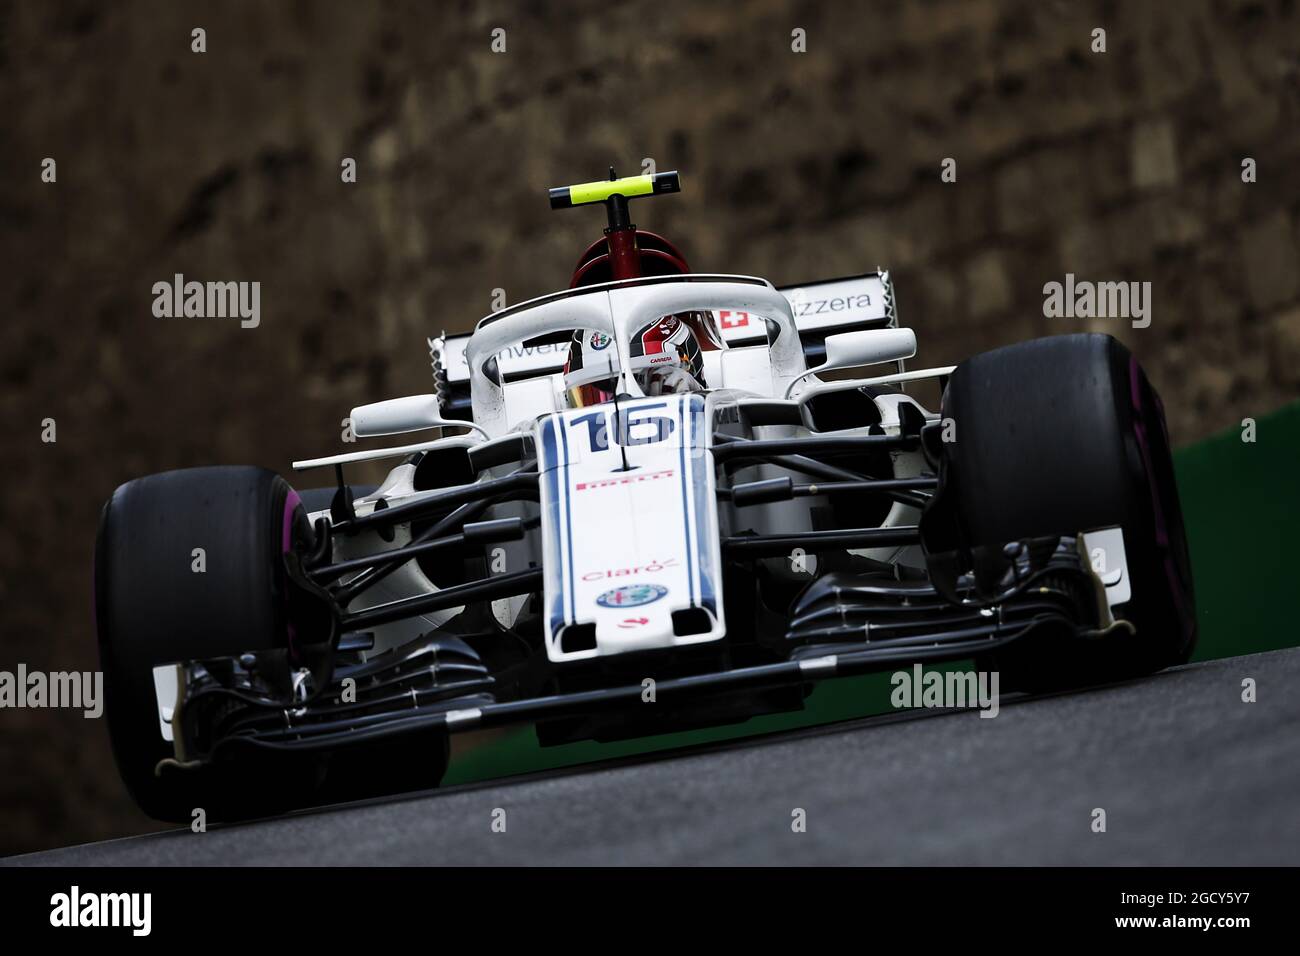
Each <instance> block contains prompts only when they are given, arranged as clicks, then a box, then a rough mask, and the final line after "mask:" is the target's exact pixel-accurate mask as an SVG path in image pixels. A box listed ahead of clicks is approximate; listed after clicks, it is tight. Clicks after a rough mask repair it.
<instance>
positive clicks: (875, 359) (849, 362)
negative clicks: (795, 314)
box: [813, 329, 916, 372]
mask: <svg viewBox="0 0 1300 956" xmlns="http://www.w3.org/2000/svg"><path fill="white" fill-rule="evenodd" d="M915 354H916V333H915V332H913V331H912V330H911V329H863V330H861V331H858V332H841V333H839V334H838V335H828V336H826V361H825V362H823V363H822V364H821V365H819V366H817V368H815V369H813V371H815V372H829V371H830V370H831V369H839V368H858V367H859V366H862V365H879V364H880V363H881V362H897V361H899V360H900V359H909V358H911V357H912V356H914V355H915Z"/></svg>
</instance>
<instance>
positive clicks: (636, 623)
mask: <svg viewBox="0 0 1300 956" xmlns="http://www.w3.org/2000/svg"><path fill="white" fill-rule="evenodd" d="M649 623H650V618H648V617H625V618H623V622H622V623H621V624H619V627H643V626H645V625H646V624H649Z"/></svg>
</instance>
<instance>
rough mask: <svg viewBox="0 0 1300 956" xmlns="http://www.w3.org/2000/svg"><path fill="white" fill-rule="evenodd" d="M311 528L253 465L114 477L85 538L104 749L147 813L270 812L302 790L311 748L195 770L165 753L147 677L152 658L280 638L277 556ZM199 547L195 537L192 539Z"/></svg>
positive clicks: (311, 763) (272, 479) (306, 787)
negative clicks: (91, 562) (88, 540)
mask: <svg viewBox="0 0 1300 956" xmlns="http://www.w3.org/2000/svg"><path fill="white" fill-rule="evenodd" d="M304 533H310V532H309V530H308V529H307V526H306V522H305V517H304V514H303V509H302V506H301V503H300V501H299V498H298V495H297V494H296V493H295V492H294V491H293V489H292V488H290V487H289V485H288V484H287V483H286V482H285V481H284V480H283V479H282V478H280V477H278V476H277V475H275V474H274V473H272V472H270V471H267V470H265V469H262V468H254V467H213V468H192V469H186V470H181V471H170V472H166V473H163V474H158V475H150V476H148V477H146V478H139V479H136V480H134V481H129V482H127V483H126V484H124V485H122V486H121V487H119V488H118V489H117V490H116V491H115V492H114V493H113V496H112V498H110V499H109V501H108V503H107V504H106V505H105V506H104V510H103V515H102V517H101V521H100V527H99V538H98V541H97V543H96V548H95V616H96V630H97V632H98V639H99V649H100V659H101V665H102V668H103V672H104V684H105V688H104V690H105V698H106V701H105V716H106V718H107V721H108V731H109V737H110V740H111V742H112V747H113V754H114V757H115V759H116V761H117V766H118V769H119V771H120V773H121V775H122V779H123V781H124V782H125V784H126V787H127V789H128V790H129V791H130V793H131V795H132V797H134V799H135V800H136V802H137V803H138V804H139V806H140V808H141V809H142V810H144V812H145V813H147V814H148V815H149V816H152V817H155V818H157V819H160V820H168V821H175V822H190V820H191V819H192V817H193V814H194V811H195V810H197V809H200V808H201V809H202V810H203V811H204V814H205V815H206V817H207V819H213V818H225V819H230V818H236V817H246V816H252V815H260V814H263V813H270V812H276V811H278V810H282V809H287V808H289V807H291V806H294V805H298V804H300V803H302V802H303V801H304V799H305V798H306V795H308V794H309V793H310V792H311V791H312V790H313V789H314V787H315V785H316V783H317V782H318V779H317V778H318V775H319V761H318V760H317V759H315V758H313V759H303V758H301V757H300V756H298V755H294V756H293V757H292V758H286V757H283V756H279V755H277V756H275V757H273V758H272V757H269V756H263V755H261V754H251V755H245V756H243V757H241V758H238V759H232V760H230V761H226V762H222V761H216V762H214V763H213V764H210V765H208V766H205V767H202V768H198V769H185V770H180V769H175V768H171V767H162V768H159V761H161V760H163V759H164V758H167V757H171V756H172V755H173V749H172V745H171V744H170V743H168V742H167V741H166V740H164V738H163V736H162V733H161V729H160V723H159V713H158V706H157V699H156V693H155V689H154V679H153V668H154V667H155V666H156V665H158V664H164V663H170V662H176V661H183V660H194V659H201V658H208V657H229V656H233V655H235V654H238V653H240V652H243V651H257V650H266V649H272V648H277V647H284V646H285V645H286V642H287V641H288V638H289V632H290V627H291V622H290V620H289V600H288V584H287V581H286V573H285V567H284V561H283V555H284V553H285V552H286V551H287V550H289V549H290V548H291V547H292V545H293V542H294V540H295V536H297V535H300V534H304ZM200 549H201V550H200Z"/></svg>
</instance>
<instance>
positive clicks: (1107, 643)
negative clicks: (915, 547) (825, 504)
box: [942, 334, 1196, 690]
mask: <svg viewBox="0 0 1300 956" xmlns="http://www.w3.org/2000/svg"><path fill="white" fill-rule="evenodd" d="M943 417H944V419H945V420H948V419H950V420H951V421H952V423H953V425H954V427H955V437H956V440H955V441H952V442H948V443H945V444H944V446H943V448H944V451H943V455H944V461H943V462H942V469H943V472H944V476H945V477H944V483H945V485H946V486H947V488H946V490H945V492H944V494H945V495H950V496H951V499H952V500H951V508H952V513H954V514H955V516H956V520H957V522H958V523H959V524H960V525H961V530H960V537H961V538H963V539H964V540H965V541H966V542H967V543H969V544H971V545H982V544H995V543H999V542H1008V541H1016V540H1021V539H1024V538H1031V537H1041V536H1048V535H1056V534H1060V535H1066V534H1074V533H1078V532H1082V531H1091V530H1096V529H1101V528H1106V527H1112V526H1119V527H1120V528H1121V529H1122V531H1123V535H1124V550H1125V555H1126V560H1127V565H1128V571H1129V579H1130V584H1131V588H1132V596H1131V599H1130V600H1129V601H1128V602H1126V603H1124V604H1121V605H1118V606H1117V607H1116V608H1115V609H1114V610H1115V616H1116V618H1118V619H1123V620H1127V621H1129V622H1131V623H1132V625H1133V629H1134V631H1135V633H1129V632H1128V630H1127V629H1123V631H1122V633H1119V634H1117V635H1116V637H1115V639H1112V640H1096V641H1086V640H1075V641H1047V642H1043V641H1029V640H1026V641H1024V642H1013V643H1012V644H1011V645H1009V646H1007V647H1006V648H1005V649H1004V650H1003V651H1001V652H999V653H996V654H991V655H989V656H988V657H987V658H984V659H981V660H980V661H978V662H977V663H978V664H979V665H980V666H981V667H982V668H988V669H996V670H999V671H1000V672H1001V674H1002V686H1003V687H1004V688H1005V689H1010V688H1012V687H1015V688H1019V689H1025V690H1045V689H1053V688H1061V687H1068V686H1081V685H1084V684H1089V683H1098V682H1103V681H1111V680H1120V679H1125V678H1130V677H1136V676H1140V675H1143V674H1147V673H1150V672H1152V671H1155V670H1158V669H1160V668H1163V667H1167V666H1171V665H1174V664H1180V663H1184V662H1186V661H1187V660H1188V658H1189V656H1190V655H1191V652H1192V649H1193V647H1194V645H1195V641H1196V611H1195V600H1194V594H1193V587H1192V573H1191V561H1190V557H1189V555H1188V548H1187V536H1186V533H1185V530H1184V527H1183V516H1182V508H1181V506H1180V503H1179V499H1178V488H1177V485H1176V483H1175V480H1174V469H1173V460H1172V457H1171V454H1170V447H1169V438H1168V433H1167V431H1166V428H1165V420H1164V412H1163V408H1162V406H1161V404H1160V399H1159V397H1158V396H1157V395H1156V392H1155V389H1154V388H1152V386H1151V383H1150V382H1149V381H1148V380H1147V377H1146V375H1145V373H1144V372H1143V371H1142V368H1141V367H1140V366H1139V365H1138V363H1137V360H1136V359H1135V358H1134V357H1133V356H1132V355H1131V354H1130V353H1129V351H1128V350H1127V349H1126V348H1125V347H1124V346H1123V345H1122V344H1121V343H1120V342H1119V341H1117V340H1116V339H1114V338H1112V337H1110V336H1108V335H1099V334H1079V335H1061V336H1052V337H1049V338H1042V339H1036V340H1032V341H1028V342H1022V343H1018V344H1015V345H1010V346H1007V347H1005V348H1000V349H996V350H994V351H990V352H986V353H983V354H981V355H977V356H975V357H973V358H971V359H969V360H968V361H966V362H964V363H962V364H961V365H960V366H958V367H957V369H956V370H954V372H953V374H952V377H951V379H950V380H949V382H948V385H947V388H946V389H945V391H944V397H943Z"/></svg>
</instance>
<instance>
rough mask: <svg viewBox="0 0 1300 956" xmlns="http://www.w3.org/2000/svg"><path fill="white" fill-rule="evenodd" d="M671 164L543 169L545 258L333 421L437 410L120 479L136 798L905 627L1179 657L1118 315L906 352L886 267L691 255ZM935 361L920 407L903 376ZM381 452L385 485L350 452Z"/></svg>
mask: <svg viewBox="0 0 1300 956" xmlns="http://www.w3.org/2000/svg"><path fill="white" fill-rule="evenodd" d="M679 188H680V187H679V179H678V176H677V174H676V173H675V172H669V173H659V174H655V175H647V176H634V177H629V178H622V179H618V178H615V177H614V175H613V171H612V170H611V175H610V179H609V180H607V181H600V182H594V183H587V184H584V185H580V186H572V187H566V188H562V189H555V190H552V191H551V204H552V206H553V207H556V208H562V207H568V206H582V205H588V204H600V205H603V206H604V207H605V209H606V211H607V214H608V228H607V229H606V230H605V232H604V235H603V237H602V238H601V239H599V240H598V241H597V242H595V243H594V244H592V246H591V247H590V248H588V249H587V250H586V252H584V253H583V255H582V257H581V258H580V259H579V261H578V265H577V268H576V270H575V272H574V274H573V279H572V281H571V283H570V285H569V288H568V289H566V290H564V291H561V292H556V293H554V294H551V295H547V296H543V297H541V298H538V299H534V300H532V301H528V302H524V303H522V304H520V305H516V306H512V307H509V308H505V309H503V310H501V311H499V312H496V313H495V314H493V315H489V316H487V317H486V318H484V319H482V320H481V321H480V322H479V323H478V325H477V327H476V328H475V330H474V332H473V334H472V335H469V336H463V337H451V338H448V337H446V336H440V337H437V338H434V339H431V340H430V347H431V351H432V359H433V378H434V390H433V392H432V393H431V394H429V395H422V396H417V397H408V398H399V399H395V400H392V401H385V402H379V403H377V404H373V405H365V406H362V407H360V408H355V409H353V411H352V416H351V423H352V428H353V430H354V431H355V434H356V436H359V437H363V438H367V437H374V436H381V435H395V434H400V433H406V432H414V431H418V430H423V429H430V428H438V429H441V432H440V435H441V437H438V438H435V439H432V440H426V441H421V442H418V443H414V444H404V445H400V446H399V447H388V448H380V449H375V450H366V451H352V452H348V453H345V454H339V455H334V456H331V457H328V458H318V459H314V460H310V461H300V462H296V463H295V464H294V467H295V468H296V469H299V470H307V469H316V468H324V469H332V471H333V477H334V487H330V488H325V489H316V490H314V491H305V492H302V493H299V492H295V491H294V490H293V489H292V488H290V486H289V485H288V484H287V483H286V482H285V481H284V480H283V479H282V478H280V477H278V476H276V475H274V474H272V473H270V472H268V471H265V470H262V469H260V468H252V467H212V468H196V469H191V470H184V471H174V472H168V473H165V474H160V475H153V476H150V477H146V478H140V479H137V480H135V481H131V482H128V483H126V484H124V485H122V486H121V487H120V488H118V489H117V491H116V492H114V494H113V496H112V498H111V500H110V501H109V502H108V504H107V505H106V506H105V508H104V512H103V520H102V524H101V527H100V532H99V540H98V545H97V551H96V565H95V603H96V611H97V627H98V632H99V641H100V647H101V652H102V659H103V669H104V673H105V679H106V685H107V713H108V718H109V728H110V732H111V737H112V742H113V746H114V751H115V754H116V757H117V761H118V765H119V767H120V769H121V772H122V775H123V777H124V778H125V780H126V783H127V786H128V787H129V789H130V790H131V792H132V794H133V795H134V796H135V798H136V800H137V801H138V802H139V804H140V805H141V807H142V808H143V809H144V810H145V811H146V812H148V813H149V814H151V815H153V816H155V817H158V818H161V819H169V820H189V819H190V815H191V812H192V810H193V809H194V808H196V807H203V808H205V810H206V811H207V813H208V814H209V816H213V815H216V816H219V817H226V818H230V817H238V816H242V815H247V814H254V813H265V812H271V811H275V810H279V809H285V808H288V807H292V806H298V805H304V804H308V803H311V802H313V801H319V800H323V799H337V798H340V797H349V796H357V795H366V794H376V793H381V792H395V791H398V790H403V789H411V788H417V787H428V786H433V785H436V784H437V782H438V781H439V779H440V778H441V776H442V773H443V771H444V769H445V767H446V763H447V754H448V737H449V735H450V734H451V733H453V732H458V731H463V730H470V729H478V728H487V727H493V726H497V725H501V724H504V723H508V722H521V721H526V722H532V723H533V724H535V726H536V729H537V733H538V736H539V738H540V741H541V742H542V743H543V744H553V743H563V742H568V741H574V740H583V739H595V740H613V739H620V738H626V737H630V736H637V735H647V734H655V733H662V732H667V731H674V730H680V729H685V728H691V727H700V726H708V725H717V724H723V723H728V722H738V721H742V720H745V719H747V718H749V717H751V716H754V715H757V714H766V713H775V712H780V711H789V710H796V709H799V708H800V707H802V705H803V700H804V698H805V697H806V695H807V693H808V691H809V689H810V687H811V685H812V683H813V682H815V681H817V680H820V679H823V678H829V677H834V676H838V675H848V674H857V673H863V672H867V671H877V670H886V669H895V668H899V667H910V666H912V665H913V664H915V663H918V662H919V663H927V662H939V661H959V660H974V662H975V664H976V666H977V667H979V668H981V669H997V670H999V671H1000V673H1001V686H1002V688H1003V689H1006V688H1008V687H1009V686H1014V687H1017V688H1020V689H1024V690H1031V691H1034V690H1043V689H1049V688H1060V687H1067V686H1077V685H1081V684H1087V683H1092V682H1098V681H1106V680H1113V679H1117V678H1123V677H1129V676H1135V675H1141V674H1144V673H1148V672H1151V671H1153V670H1155V669H1158V668H1161V667H1164V666H1167V665H1170V664H1175V663H1179V662H1183V661H1186V660H1187V658H1188V655H1189V654H1190V652H1191V648H1192V645H1193V642H1194V639H1195V631H1196V619H1195V612H1194V606H1193V596H1192V581H1191V573H1190V567H1189V559H1188V552H1187V543H1186V539H1185V537H1184V533H1183V522H1182V516H1181V513H1180V510H1179V502H1178V492H1177V488H1176V487H1175V483H1174V474H1173V469H1172V464H1171V459H1170V452H1169V444H1168V438H1167V436H1166V431H1165V425H1164V418H1163V413H1162V410H1161V406H1160V401H1159V399H1158V398H1157V396H1156V393H1155V390H1154V389H1153V388H1152V387H1151V385H1150V383H1149V382H1148V381H1147V378H1146V376H1145V375H1144V374H1143V372H1142V370H1141V368H1140V367H1139V366H1138V364H1137V362H1136V361H1135V360H1134V359H1133V358H1132V356H1130V354H1129V353H1128V352H1127V351H1126V350H1125V349H1124V347H1123V346H1122V345H1120V343H1119V342H1117V341H1116V340H1114V339H1112V338H1110V337H1108V336H1103V335H1062V336H1056V337H1051V338H1044V339H1038V340H1034V341H1029V342H1024V343H1020V344H1016V345H1011V346H1008V347H1005V348H1000V349H997V350H994V351H991V352H987V353H984V354H981V355H977V356H975V357H974V358H971V359H968V360H967V361H965V362H963V363H962V364H961V365H958V366H955V367H945V368H929V369H922V370H911V371H909V370H905V368H904V366H903V361H904V360H905V359H908V358H910V357H912V356H913V355H914V353H915V350H916V340H915V337H914V335H913V333H912V332H911V330H909V329H905V328H901V327H899V324H898V320H897V315H896V311H895V303H894V293H893V288H892V285H891V281H890V277H889V274H888V273H886V272H876V273H871V274H867V275H862V276H857V277H853V278H847V279H836V280H829V281H822V282H815V283H811V284H808V285H803V286H800V287H796V288H785V289H777V288H775V287H773V286H772V285H771V284H770V283H769V282H767V281H765V280H763V279H758V278H753V277H749V276H737V275H711V274H707V275H706V274H695V273H692V272H691V271H690V269H689V268H688V267H687V265H686V262H685V260H684V258H683V257H682V254H681V253H680V252H679V251H678V250H677V248H676V247H675V246H674V245H673V244H672V243H671V242H669V241H668V240H666V239H664V238H663V237H661V236H658V235H655V234H653V233H649V232H645V231H642V230H639V229H637V228H636V227H635V226H634V225H633V224H632V223H631V220H630V218H629V214H628V213H629V210H628V205H629V201H630V200H631V199H633V198H636V197H649V196H657V195H660V194H665V193H672V192H676V191H678V189H679ZM864 366H877V367H878V368H877V369H876V370H875V371H873V372H872V373H871V374H870V375H868V376H867V377H856V378H851V377H846V376H845V375H844V374H843V373H840V374H837V375H834V376H831V375H828V374H827V373H832V372H836V371H837V370H843V369H849V368H861V367H864ZM881 366H883V368H880V367H881ZM925 379H930V380H937V382H938V384H939V386H940V388H941V389H942V402H941V410H940V411H938V412H932V411H928V410H926V409H925V408H923V407H922V406H921V405H920V404H919V403H918V402H917V401H916V400H915V399H914V398H913V397H912V396H911V395H909V394H908V393H907V391H906V390H905V389H906V387H907V386H908V384H909V383H915V382H918V381H919V380H925ZM914 387H916V386H914ZM381 458H391V459H400V463H399V464H398V465H397V466H396V467H395V468H394V469H393V470H392V471H391V472H390V473H389V474H388V477H387V479H386V480H385V481H384V482H383V484H382V485H380V486H379V487H378V488H374V489H365V488H355V487H352V486H350V485H349V484H348V482H347V479H346V476H345V473H344V469H345V466H347V465H348V464H349V463H352V462H357V461H362V460H371V459H381ZM199 549H201V552H200V550H199ZM196 556H197V557H196Z"/></svg>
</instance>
